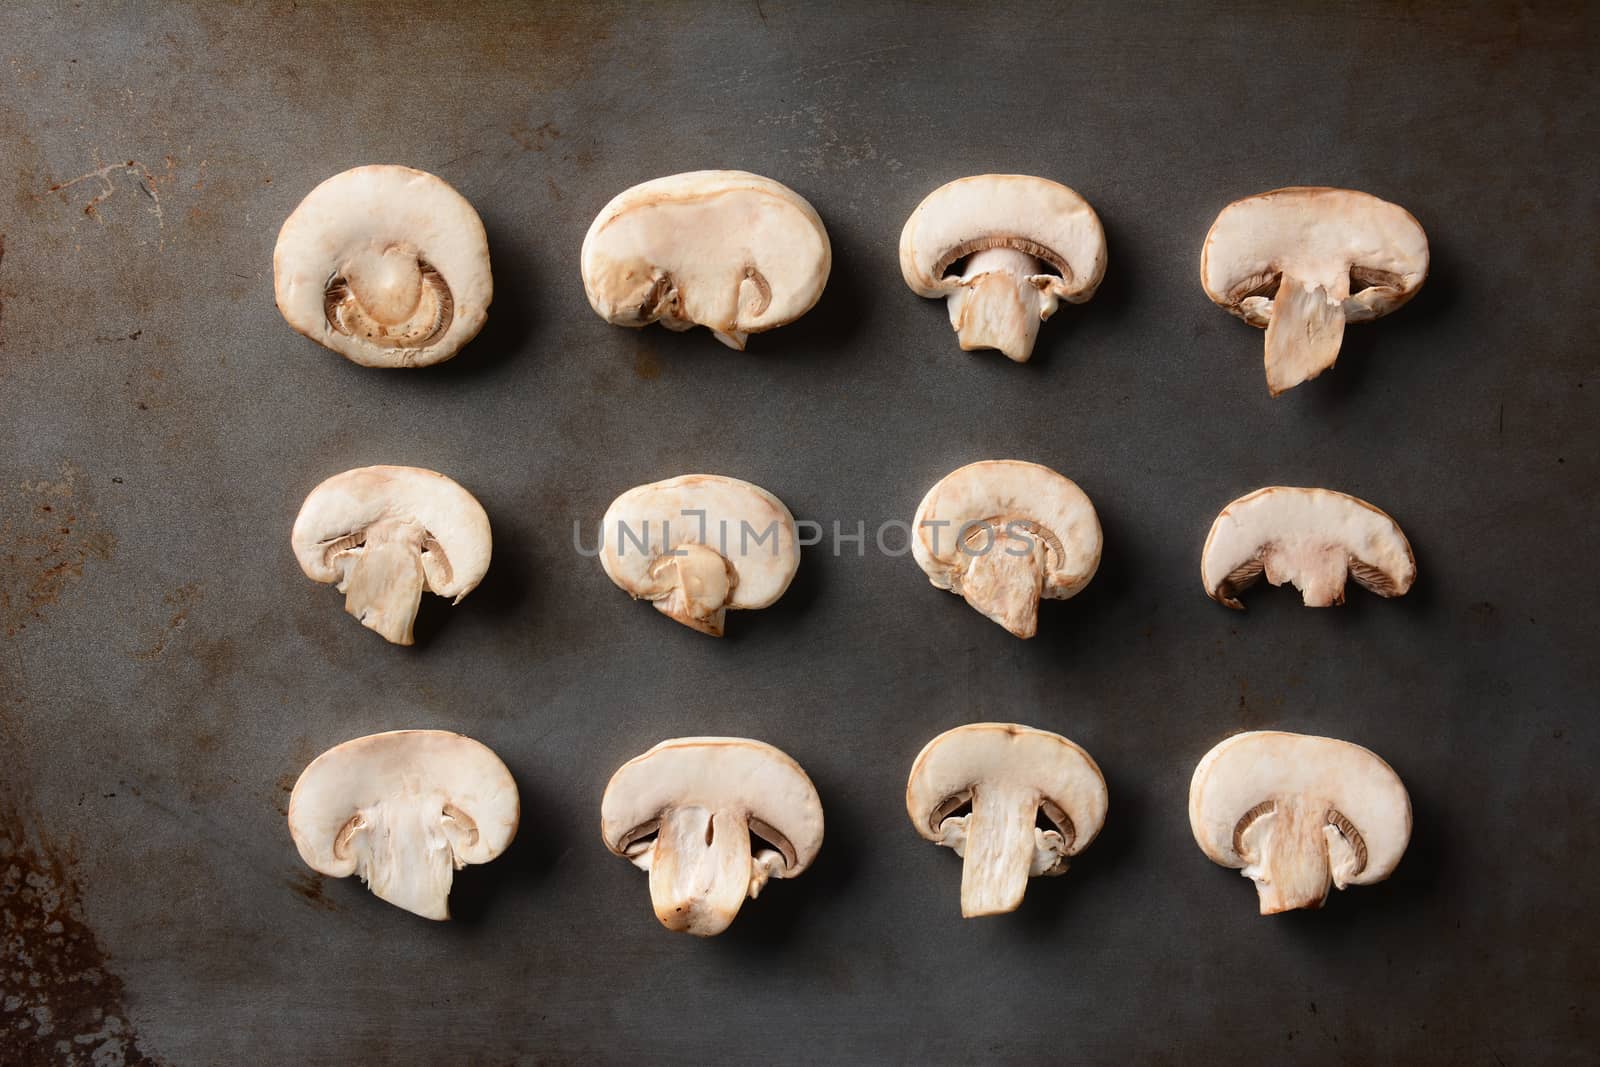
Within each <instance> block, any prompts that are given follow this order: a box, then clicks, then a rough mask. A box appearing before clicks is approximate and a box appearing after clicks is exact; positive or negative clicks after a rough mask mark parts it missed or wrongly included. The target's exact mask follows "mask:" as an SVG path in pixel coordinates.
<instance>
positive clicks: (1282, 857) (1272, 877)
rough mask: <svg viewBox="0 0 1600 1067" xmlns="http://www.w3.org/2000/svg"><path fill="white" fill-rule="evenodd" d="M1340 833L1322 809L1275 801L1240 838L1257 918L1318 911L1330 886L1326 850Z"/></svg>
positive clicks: (1293, 801)
mask: <svg viewBox="0 0 1600 1067" xmlns="http://www.w3.org/2000/svg"><path fill="white" fill-rule="evenodd" d="M1334 838H1339V841H1340V842H1342V841H1343V838H1342V837H1339V831H1338V830H1337V829H1336V828H1334V827H1332V826H1329V825H1328V824H1327V810H1326V806H1325V805H1316V804H1310V803H1305V802H1302V801H1300V800H1299V799H1297V798H1293V797H1287V798H1279V799H1278V800H1277V802H1276V804H1275V805H1274V808H1273V810H1272V811H1271V812H1269V813H1267V814H1265V815H1262V816H1261V817H1260V818H1258V819H1256V821H1255V822H1253V823H1252V824H1251V825H1250V828H1249V829H1248V830H1246V831H1245V832H1244V834H1243V835H1241V838H1240V847H1241V853H1242V855H1243V856H1244V858H1246V859H1248V860H1249V861H1250V862H1249V863H1248V864H1247V865H1246V866H1245V867H1244V869H1243V870H1242V871H1241V872H1240V873H1241V874H1243V875H1244V876H1245V877H1246V878H1248V879H1250V880H1251V881H1253V882H1254V883H1255V884H1256V895H1257V896H1258V897H1259V898H1260V901H1261V914H1262V915H1277V914H1278V913H1280V912H1285V911H1293V910H1295V909H1296V908H1320V907H1322V905H1323V902H1324V901H1326V900H1327V899H1328V889H1329V887H1330V886H1331V885H1332V884H1333V872H1332V869H1331V866H1330V863H1329V852H1330V848H1331V846H1332V845H1333V843H1334Z"/></svg>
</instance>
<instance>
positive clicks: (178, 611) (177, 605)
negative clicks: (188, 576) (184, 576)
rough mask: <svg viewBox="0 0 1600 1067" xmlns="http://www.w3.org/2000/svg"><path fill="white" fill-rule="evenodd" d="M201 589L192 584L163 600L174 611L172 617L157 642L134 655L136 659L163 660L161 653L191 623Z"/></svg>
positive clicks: (194, 583) (156, 639)
mask: <svg viewBox="0 0 1600 1067" xmlns="http://www.w3.org/2000/svg"><path fill="white" fill-rule="evenodd" d="M201 589H202V587H201V586H200V585H199V583H197V582H190V583H189V584H188V585H185V586H181V587H179V588H178V589H175V590H173V591H172V592H170V593H168V594H166V595H165V596H163V597H162V598H161V603H162V604H164V605H166V606H167V607H169V608H171V609H172V615H171V617H170V618H168V619H167V621H166V623H165V624H163V625H162V627H161V632H160V633H159V634H157V635H156V638H155V641H154V642H153V643H152V644H151V645H150V647H149V648H147V649H145V650H144V651H142V652H135V653H133V658H134V659H142V660H153V659H159V658H161V653H163V652H165V651H166V649H167V645H168V644H169V643H170V642H171V641H172V638H173V637H174V636H176V635H177V633H178V631H179V630H181V629H183V627H184V624H185V623H187V622H188V621H189V609H190V608H191V607H193V606H194V604H195V602H196V601H198V600H199V599H200V594H201Z"/></svg>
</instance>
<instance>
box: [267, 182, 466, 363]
mask: <svg viewBox="0 0 1600 1067" xmlns="http://www.w3.org/2000/svg"><path fill="white" fill-rule="evenodd" d="M272 272H273V277H274V282H275V285H276V288H277V297H278V310H279V311H281V312H283V317H284V318H285V319H287V320H288V322H289V325H290V326H293V327H294V328H295V329H296V330H298V331H299V332H300V333H303V334H305V335H306V336H307V337H309V338H311V339H312V340H313V341H316V342H317V343H318V344H320V345H322V346H324V347H326V348H331V349H333V350H334V351H335V352H337V353H339V354H340V355H341V356H344V357H345V358H346V359H349V360H353V361H355V362H356V363H360V364H362V365H363V366H367V367H426V366H429V365H430V364H433V363H441V362H443V361H444V360H447V359H449V358H450V357H451V356H454V355H455V354H456V353H457V352H459V351H460V350H461V346H463V345H465V344H466V343H467V342H468V341H470V340H472V339H473V338H474V337H476V336H477V335H478V331H479V330H480V329H482V328H483V323H484V320H485V319H486V318H488V314H489V301H490V300H491V299H492V298H493V296H494V282H493V279H492V277H491V276H490V273H489V241H488V238H487V237H486V236H485V235H484V232H483V222H482V221H481V220H480V219H479V218H478V213H477V212H476V211H474V210H473V209H472V205H471V204H469V203H468V202H467V200H466V198H465V197H463V196H462V195H461V194H460V193H458V192H456V191H455V190H454V189H453V188H451V187H450V185H449V184H448V183H447V182H445V181H444V180H443V179H442V178H437V177H435V176H433V175H432V174H427V173H425V172H423V171H420V170H413V169H412V168H410V167H398V166H390V165H380V166H367V167H356V168H355V169H354V170H347V171H345V172H344V173H342V174H335V175H334V176H333V177H331V178H329V179H328V180H327V181H325V182H323V183H322V184H321V185H319V186H317V187H316V188H315V189H313V190H311V192H310V193H308V194H307V195H306V198H305V199H304V200H302V201H300V206H299V207H297V208H295V209H294V212H293V213H292V214H291V215H290V216H289V218H288V220H287V221H285V222H284V224H283V229H282V230H280V231H279V232H278V246H277V248H276V250H275V251H274V252H273V254H272Z"/></svg>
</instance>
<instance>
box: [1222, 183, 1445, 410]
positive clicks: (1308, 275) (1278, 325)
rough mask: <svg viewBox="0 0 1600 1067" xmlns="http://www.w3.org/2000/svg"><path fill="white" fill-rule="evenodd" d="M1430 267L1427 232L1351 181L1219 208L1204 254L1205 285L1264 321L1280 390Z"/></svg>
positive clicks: (1330, 358) (1388, 307)
mask: <svg viewBox="0 0 1600 1067" xmlns="http://www.w3.org/2000/svg"><path fill="white" fill-rule="evenodd" d="M1427 276H1428V235H1427V234H1425V233H1423V232H1422V226H1421V224H1419V223H1418V222H1417V220H1416V219H1415V218H1413V217H1412V215H1411V213H1410V212H1409V211H1407V210H1406V209H1405V208H1403V207H1400V206H1399V205H1398V204H1391V203H1389V202H1388V201H1385V200H1379V199H1378V198H1377V197H1375V196H1373V195H1371V194H1370V193H1358V192H1355V191H1354V190H1351V189H1326V188H1292V189H1276V190H1274V191H1272V192H1270V193H1261V194H1260V195H1258V196H1252V197H1247V198H1245V199H1243V200H1236V201H1234V202H1233V203H1231V204H1229V205H1228V206H1227V207H1225V208H1223V209H1222V214H1220V215H1218V216H1217V221H1216V222H1214V223H1212V224H1211V232H1210V233H1208V234H1207V235H1206V243H1205V247H1204V250H1203V251H1202V252H1201V254H1200V281H1201V284H1203V285H1204V286H1205V290H1206V295H1207V296H1209V297H1211V299H1212V300H1213V301H1215V302H1216V303H1217V304H1219V305H1221V306H1222V307H1225V308H1227V309H1228V310H1229V311H1230V312H1232V313H1233V314H1235V315H1237V316H1239V317H1240V318H1241V319H1243V320H1244V321H1246V322H1248V323H1249V324H1250V325H1252V326H1259V327H1262V328H1264V329H1265V330H1266V331H1267V359H1266V364H1267V388H1268V389H1270V390H1271V391H1272V395H1273V396H1277V395H1278V394H1279V393H1282V392H1283V391H1284V390H1286V389H1292V388H1293V387H1294V386H1297V385H1299V384H1300V383H1301V382H1303V381H1306V380H1308V379H1310V378H1315V377H1316V376H1317V375H1319V374H1321V373H1322V372H1323V371H1325V370H1327V369H1328V368H1329V367H1331V366H1333V364H1334V361H1335V360H1336V359H1338V358H1339V345H1340V343H1341V342H1342V341H1343V339H1344V326H1345V323H1347V322H1367V321H1369V320H1371V319H1375V318H1378V317H1379V316H1381V315H1387V314H1388V313H1389V312H1391V311H1393V310H1395V309H1396V308H1398V307H1399V306H1400V305H1401V304H1404V303H1405V302H1406V301H1407V300H1410V299H1411V298H1412V297H1413V296H1414V295H1416V292H1417V290H1418V289H1420V288H1421V287H1422V282H1423V280H1424V279H1425V278H1427Z"/></svg>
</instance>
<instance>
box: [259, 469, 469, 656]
mask: <svg viewBox="0 0 1600 1067" xmlns="http://www.w3.org/2000/svg"><path fill="white" fill-rule="evenodd" d="M291 540H292V542H293V544H294V554H295V558H296V559H298V560H299V561H300V569H301V570H303V571H305V572H306V577H308V578H310V579H311V580H313V581H317V582H336V583H338V589H339V592H341V593H343V594H345V600H344V610H345V611H347V612H349V613H350V614H351V615H354V616H355V617H356V618H357V619H359V620H360V621H361V625H363V626H365V627H366V628H367V629H369V630H375V631H377V632H378V633H380V634H382V635H383V636H384V638H385V639H387V640H389V641H392V642H393V643H395V644H397V645H409V644H411V625H412V623H413V622H414V621H415V620H416V617H417V607H418V605H419V604H420V603H421V601H422V592H423V590H425V589H426V590H428V591H429V592H431V593H434V594H435V595H437V596H442V597H448V598H449V599H450V601H451V602H452V603H456V604H459V603H461V601H462V599H463V598H464V597H465V596H466V595H467V594H468V593H470V592H472V591H473V590H474V589H476V588H477V586H478V583H479V582H480V581H482V580H483V575H484V572H486V571H487V570H488V569H489V552H490V548H491V545H492V539H491V537H490V535H489V516H488V515H486V514H484V511H483V505H481V504H479V503H478V501H477V500H476V499H475V498H474V497H473V495H472V494H471V493H469V492H467V491H466V490H465V489H463V488H461V486H459V485H457V484H456V483H455V482H453V481H451V480H450V479H449V478H446V477H445V476H444V475H442V474H437V473H435V472H434V471H429V470H422V469H420V468H417V467H358V468H356V469H355V470H348V471H345V472H344V473H343V474H336V475H334V476H333V477H332V478H329V479H328V480H327V481H325V482H323V483H322V484H321V485H319V486H317V487H316V488H315V489H313V490H311V495H310V496H308V497H306V501H305V503H304V504H303V505H301V507H300V514H299V516H297V517H296V518H295V520H294V531H293V533H292V534H291Z"/></svg>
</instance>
